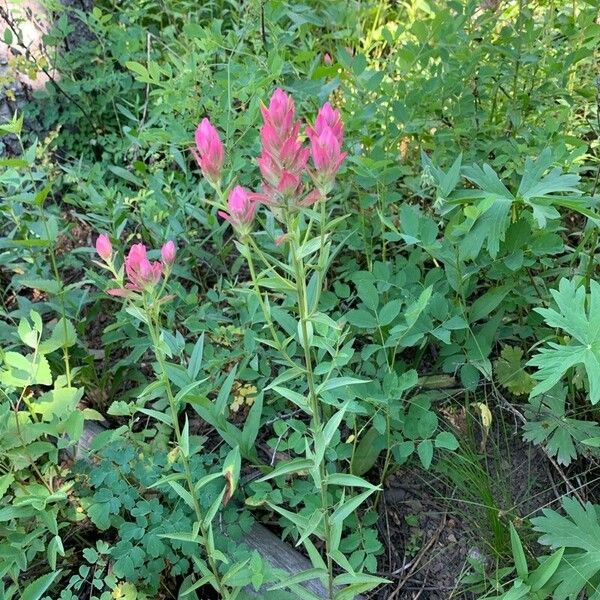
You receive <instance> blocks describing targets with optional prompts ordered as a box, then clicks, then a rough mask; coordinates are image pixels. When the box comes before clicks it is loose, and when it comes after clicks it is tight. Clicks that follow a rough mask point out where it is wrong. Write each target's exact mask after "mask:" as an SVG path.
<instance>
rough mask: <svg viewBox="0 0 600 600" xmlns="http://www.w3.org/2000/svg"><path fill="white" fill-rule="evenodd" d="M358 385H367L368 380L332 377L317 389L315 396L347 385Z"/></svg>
mask: <svg viewBox="0 0 600 600" xmlns="http://www.w3.org/2000/svg"><path fill="white" fill-rule="evenodd" d="M359 383H369V380H368V379H356V378H355V377H332V378H331V379H328V380H327V381H326V382H325V383H323V384H321V385H320V386H319V387H318V389H317V394H321V393H322V392H328V391H330V390H335V389H337V388H340V387H345V386H347V385H357V384H359Z"/></svg>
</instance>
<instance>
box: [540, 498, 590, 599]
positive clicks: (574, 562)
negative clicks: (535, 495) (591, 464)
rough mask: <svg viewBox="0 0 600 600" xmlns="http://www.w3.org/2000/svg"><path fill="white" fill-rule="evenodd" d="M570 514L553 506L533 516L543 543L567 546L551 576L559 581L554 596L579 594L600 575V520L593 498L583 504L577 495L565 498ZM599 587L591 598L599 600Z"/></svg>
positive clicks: (552, 580) (559, 546) (561, 596)
mask: <svg viewBox="0 0 600 600" xmlns="http://www.w3.org/2000/svg"><path fill="white" fill-rule="evenodd" d="M562 504H563V509H564V510H565V512H566V516H563V515H561V514H559V513H558V512H556V511H554V510H551V509H549V508H545V509H543V511H542V512H543V516H541V517H535V518H533V519H531V522H532V524H533V526H534V529H535V531H538V532H540V533H541V534H542V536H541V537H540V539H539V543H540V544H544V545H546V546H551V547H553V548H561V547H564V548H565V552H564V559H563V560H562V561H561V562H560V564H559V567H558V568H557V569H556V572H555V573H554V575H552V577H551V578H550V580H549V581H550V583H552V582H555V583H557V584H558V585H557V587H556V589H555V590H554V592H553V594H554V595H553V597H554V598H556V599H561V600H564V599H566V598H575V597H577V596H578V595H579V594H580V593H581V591H582V590H583V589H584V588H585V587H586V586H587V585H588V583H589V582H591V581H594V580H595V579H596V578H597V577H598V575H600V522H599V519H598V512H597V510H596V508H595V507H594V506H593V505H592V504H590V503H589V502H588V503H586V504H585V505H582V504H580V503H579V502H578V501H577V500H575V499H573V498H566V497H565V498H563V501H562ZM599 597H600V594H599V593H598V591H596V592H594V593H593V594H592V595H591V596H590V600H592V599H593V600H598V598H599Z"/></svg>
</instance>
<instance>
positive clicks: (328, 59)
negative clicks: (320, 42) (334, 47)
mask: <svg viewBox="0 0 600 600" xmlns="http://www.w3.org/2000/svg"><path fill="white" fill-rule="evenodd" d="M323 62H324V63H325V64H326V65H327V66H328V67H330V66H331V65H332V64H333V59H332V58H331V54H329V52H325V54H324V56H323Z"/></svg>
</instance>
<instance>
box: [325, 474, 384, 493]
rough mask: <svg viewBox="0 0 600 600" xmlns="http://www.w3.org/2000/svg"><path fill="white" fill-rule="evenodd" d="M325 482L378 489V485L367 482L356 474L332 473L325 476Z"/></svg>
mask: <svg viewBox="0 0 600 600" xmlns="http://www.w3.org/2000/svg"><path fill="white" fill-rule="evenodd" d="M327 483H328V484H329V485H341V486H345V487H361V488H367V489H369V490H378V489H380V488H379V486H376V485H373V484H372V483H369V482H368V481H366V480H365V479H363V478H362V477H357V476H356V475H350V474H346V473H332V474H331V475H328V476H327Z"/></svg>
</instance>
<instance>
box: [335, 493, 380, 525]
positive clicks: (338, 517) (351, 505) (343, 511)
mask: <svg viewBox="0 0 600 600" xmlns="http://www.w3.org/2000/svg"><path fill="white" fill-rule="evenodd" d="M373 491H374V490H372V489H369V490H366V491H365V492H361V493H360V494H357V495H356V496H354V497H352V498H350V500H347V501H346V502H344V503H342V504H340V505H339V506H338V507H337V508H336V509H335V510H334V511H333V513H332V514H331V523H332V524H334V523H343V522H344V519H346V518H347V517H348V516H350V514H351V513H353V512H354V511H355V510H356V509H357V508H358V507H359V506H360V505H361V504H362V503H363V502H364V501H365V500H366V499H367V498H368V497H369V496H370V495H371V494H372V493H373Z"/></svg>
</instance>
